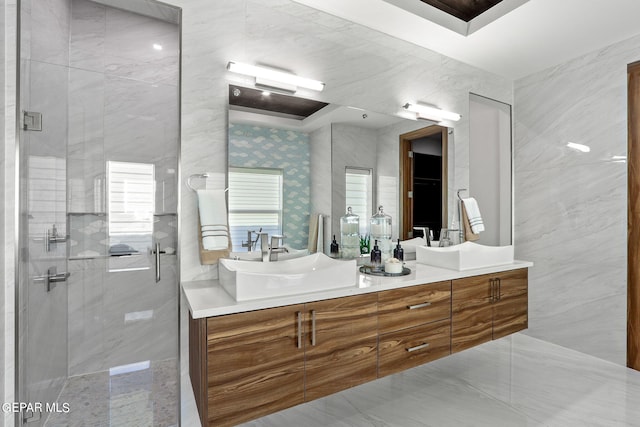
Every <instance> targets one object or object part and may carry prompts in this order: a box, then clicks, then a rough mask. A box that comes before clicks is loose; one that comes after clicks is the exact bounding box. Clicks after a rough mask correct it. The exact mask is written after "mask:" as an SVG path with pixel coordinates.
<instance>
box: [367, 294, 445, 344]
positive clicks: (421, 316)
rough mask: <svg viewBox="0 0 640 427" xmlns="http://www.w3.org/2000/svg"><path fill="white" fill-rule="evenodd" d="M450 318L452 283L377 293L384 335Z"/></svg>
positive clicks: (380, 327)
mask: <svg viewBox="0 0 640 427" xmlns="http://www.w3.org/2000/svg"><path fill="white" fill-rule="evenodd" d="M450 317H451V282H437V283H429V284H426V285H418V286H409V287H407V288H400V289H392V290H389V291H383V292H380V293H378V330H379V332H380V334H385V333H388V332H392V331H397V330H399V329H404V328H411V327H414V326H418V325H422V324H424V323H430V322H435V321H438V320H442V319H448V318H450Z"/></svg>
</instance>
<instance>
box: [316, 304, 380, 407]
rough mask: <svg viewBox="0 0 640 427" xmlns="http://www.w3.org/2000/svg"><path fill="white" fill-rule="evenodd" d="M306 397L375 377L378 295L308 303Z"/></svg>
mask: <svg viewBox="0 0 640 427" xmlns="http://www.w3.org/2000/svg"><path fill="white" fill-rule="evenodd" d="M305 308H306V313H307V337H306V350H305V372H306V387H305V396H306V400H307V401H310V400H313V399H317V398H320V397H323V396H327V395H329V394H332V393H336V392H338V391H340V390H344V389H347V388H349V387H353V386H356V385H358V384H363V383H366V382H368V381H372V380H374V379H376V377H377V362H378V360H377V341H378V318H377V309H378V295H377V294H376V293H371V294H366V295H357V296H352V297H344V298H336V299H331V300H326V301H318V302H313V303H307V304H306V306H305Z"/></svg>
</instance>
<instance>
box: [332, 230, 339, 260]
mask: <svg viewBox="0 0 640 427" xmlns="http://www.w3.org/2000/svg"><path fill="white" fill-rule="evenodd" d="M329 250H330V252H331V256H332V257H334V258H338V256H339V255H340V246H338V242H336V235H335V234H334V235H333V242H331V247H330V249H329Z"/></svg>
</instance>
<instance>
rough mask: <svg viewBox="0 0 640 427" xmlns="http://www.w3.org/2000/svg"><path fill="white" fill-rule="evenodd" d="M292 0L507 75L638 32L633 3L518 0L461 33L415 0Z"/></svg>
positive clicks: (637, 5) (639, 6) (639, 5)
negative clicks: (420, 9) (419, 10)
mask: <svg viewBox="0 0 640 427" xmlns="http://www.w3.org/2000/svg"><path fill="white" fill-rule="evenodd" d="M294 1H296V2H298V3H301V4H305V5H307V6H310V7H313V8H315V9H319V10H322V11H324V12H327V13H330V14H333V15H336V16H339V17H341V18H344V19H346V20H349V21H352V22H355V23H358V24H361V25H364V26H367V27H370V28H373V29H375V30H377V31H381V32H383V33H386V34H389V35H391V36H393V37H396V38H399V39H402V40H406V41H408V42H411V43H414V44H416V45H418V46H422V47H425V48H427V49H430V50H432V51H435V52H439V53H441V54H443V55H446V56H448V57H450V58H454V59H457V60H459V61H462V62H465V63H467V64H471V65H474V66H476V67H478V68H481V69H484V70H487V71H490V72H493V73H495V74H499V75H502V76H505V77H508V78H511V79H518V78H521V77H524V76H527V75H529V74H532V73H535V72H537V71H541V70H543V69H546V68H549V67H552V66H555V65H558V64H561V63H564V62H566V61H568V60H570V59H573V58H576V57H578V56H581V55H584V54H586V53H589V52H593V51H595V50H598V49H602V48H604V47H606V46H609V45H611V44H613V43H617V42H620V41H622V40H625V39H628V38H630V37H632V36H634V35H637V34H640V25H638V22H637V21H638V16H640V1H638V0H589V1H585V0H561V1H560V0H533V1H526V0H520V5H518V6H516V7H515V8H512V9H511V10H509V11H508V12H507V13H501V14H499V16H498V17H497V18H495V19H493V20H491V21H490V22H489V23H488V24H486V25H484V26H482V27H481V28H479V29H476V30H475V31H474V30H473V29H471V30H470V31H469V32H468V35H467V36H466V37H463V36H461V34H464V33H462V32H460V31H456V30H452V29H451V28H448V27H446V26H445V25H443V24H442V23H438V22H434V21H436V20H435V19H428V18H426V17H424V16H421V14H419V13H416V12H415V11H410V10H408V9H409V6H412V7H413V8H417V6H416V5H418V6H430V5H426V4H425V3H423V2H422V1H420V0H349V1H344V0H294ZM392 3H393V4H392ZM400 3H402V4H403V5H404V7H402V6H399V4H400ZM509 3H511V0H504V1H501V2H500V3H498V4H497V5H496V6H494V7H492V8H490V9H488V10H487V11H486V12H484V13H482V14H481V15H478V16H477V17H476V18H474V19H472V20H471V21H469V23H464V21H462V20H459V21H460V22H463V23H464V24H465V25H470V24H472V23H473V22H474V21H475V20H479V19H483V17H485V16H490V15H493V14H495V13H496V11H497V10H500V9H501V8H503V7H505V5H507V4H509ZM513 4H517V2H516V3H511V7H513ZM407 5H409V6H407ZM431 9H435V10H437V11H438V12H441V15H446V16H447V17H449V19H458V18H454V17H453V16H451V15H448V14H446V13H444V12H442V11H440V10H439V9H436V8H434V7H431ZM638 59H639V60H640V58H638Z"/></svg>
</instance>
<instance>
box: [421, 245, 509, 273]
mask: <svg viewBox="0 0 640 427" xmlns="http://www.w3.org/2000/svg"><path fill="white" fill-rule="evenodd" d="M416 261H417V262H419V263H421V264H427V265H433V266H435V267H442V268H448V269H451V270H457V271H463V270H471V269H474V268H483V267H493V266H496V265H503V264H511V263H513V246H485V245H479V244H477V243H473V242H464V243H462V244H460V245H455V246H448V247H444V248H439V247H428V246H418V247H417V248H416Z"/></svg>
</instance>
